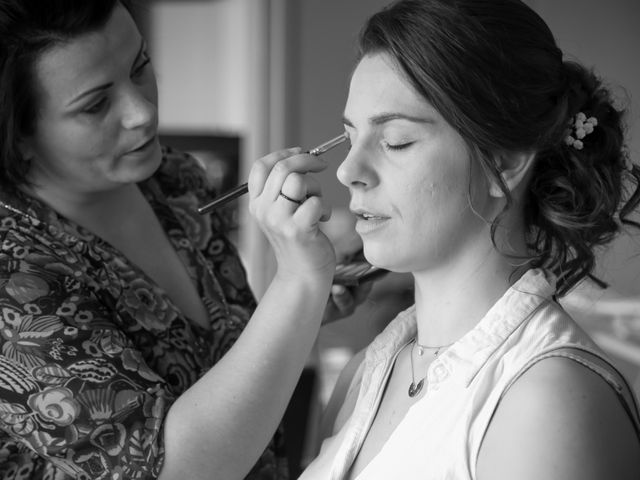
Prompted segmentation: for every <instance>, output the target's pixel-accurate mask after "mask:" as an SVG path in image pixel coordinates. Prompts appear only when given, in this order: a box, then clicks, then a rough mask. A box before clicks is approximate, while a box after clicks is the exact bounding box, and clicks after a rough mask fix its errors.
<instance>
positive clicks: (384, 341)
mask: <svg viewBox="0 0 640 480" xmlns="http://www.w3.org/2000/svg"><path fill="white" fill-rule="evenodd" d="M554 283H555V282H554V280H553V279H552V278H551V279H550V278H547V276H546V275H545V273H544V272H543V271H542V270H530V271H528V272H527V273H525V274H524V275H523V276H522V277H521V278H520V280H518V282H516V284H515V285H513V287H511V288H510V289H509V290H508V291H507V292H506V293H505V294H504V296H503V297H502V298H501V299H500V300H498V302H496V304H495V305H494V306H493V307H492V308H491V309H490V310H489V312H487V314H486V315H485V316H484V318H483V319H482V320H481V321H480V322H479V323H478V324H477V325H476V326H475V327H474V328H473V329H472V330H471V331H469V332H468V333H467V334H465V335H464V336H463V337H462V338H461V339H460V340H458V341H457V342H456V343H455V344H454V345H452V346H451V347H449V348H448V349H447V350H446V351H444V352H443V353H442V354H441V355H440V356H438V357H437V358H436V359H435V360H434V361H433V362H432V364H431V365H430V366H429V370H428V373H427V377H426V380H425V384H424V390H426V393H425V394H424V395H423V397H422V398H420V399H419V400H418V401H417V402H416V403H415V404H414V405H412V406H411V408H410V409H409V410H408V411H407V413H406V415H405V417H404V419H403V420H402V421H401V422H400V423H399V425H398V426H397V427H396V429H395V430H394V431H393V433H392V434H391V436H390V437H389V439H388V440H387V442H386V444H385V445H384V446H383V447H382V449H381V450H380V452H379V453H378V454H377V455H376V456H375V457H374V458H373V459H372V460H371V461H370V462H369V464H368V465H367V466H366V467H365V469H364V470H363V471H362V472H361V473H360V474H359V475H358V477H357V480H383V479H384V480H388V479H390V478H414V477H415V472H420V478H421V479H425V480H430V479H433V480H444V479H455V480H466V479H475V478H476V463H477V458H478V451H479V449H480V444H481V442H482V439H483V438H484V435H485V432H486V430H487V427H488V425H489V421H490V419H491V417H492V415H493V413H494V410H495V409H496V406H497V404H498V402H499V400H500V398H501V397H502V395H503V394H504V392H505V391H506V390H507V389H508V387H509V386H510V385H511V384H512V383H513V382H514V381H515V380H516V379H517V378H518V377H519V376H520V375H521V374H522V373H524V372H525V371H526V370H527V368H529V367H530V366H531V365H533V364H534V363H535V362H537V361H539V360H541V359H543V358H547V357H550V356H564V357H568V358H571V359H573V360H575V361H577V362H580V363H581V364H583V365H585V366H586V367H588V368H590V369H592V370H593V371H595V372H596V373H598V374H599V375H600V376H601V377H602V378H603V379H604V380H605V381H606V382H607V383H608V384H609V385H611V387H612V388H613V389H614V390H615V391H616V393H617V394H618V395H619V398H620V400H621V402H622V404H623V405H624V406H625V408H626V409H627V411H628V413H629V415H630V416H631V418H632V419H633V421H634V422H635V426H636V431H637V432H640V423H639V421H638V406H637V405H638V404H637V402H636V400H635V398H634V396H633V393H632V391H631V389H630V388H629V387H628V385H627V383H626V381H625V380H624V378H623V377H622V375H621V374H620V373H618V371H617V370H616V369H615V367H613V365H612V364H611V362H610V360H608V359H607V358H606V356H605V354H604V353H603V352H602V351H601V349H600V348H598V347H597V346H596V344H595V343H594V342H593V341H592V340H591V339H590V338H589V336H588V335H587V334H586V333H585V332H584V331H583V330H582V329H581V328H580V327H579V326H578V325H577V324H576V323H575V322H574V321H573V320H572V319H571V318H570V317H569V316H568V315H567V314H566V312H565V311H564V310H563V309H562V308H561V307H560V306H559V305H558V304H557V303H555V302H554V301H553V299H552V296H553V293H554V291H555V286H554ZM415 334H416V319H415V306H413V307H410V308H409V309H407V310H406V311H404V312H402V313H400V314H399V315H398V316H397V317H396V318H395V319H394V320H393V321H392V322H391V323H390V324H389V325H388V327H387V328H386V329H385V330H384V331H383V332H382V333H381V334H380V335H378V337H376V339H375V340H374V341H373V342H372V343H371V344H370V345H369V347H368V348H367V351H366V355H365V359H364V361H363V362H362V364H361V365H360V367H359V369H358V371H357V373H356V375H355V377H354V379H353V381H352V384H351V386H350V388H349V392H348V394H347V400H346V401H345V405H346V404H351V405H353V397H354V396H357V400H356V403H355V408H354V411H353V413H352V415H351V417H350V418H349V420H348V421H347V422H346V423H345V425H344V427H343V428H342V430H340V431H339V432H338V433H337V434H336V435H335V436H333V437H331V438H328V439H327V440H326V441H325V442H324V443H323V445H322V449H321V451H320V454H319V455H318V458H316V459H315V460H314V461H313V462H312V463H311V465H310V466H309V467H308V468H307V469H306V470H305V471H304V472H303V474H302V476H301V477H300V479H304V480H329V479H330V480H341V479H343V478H345V476H346V475H347V474H348V472H349V470H350V468H351V465H352V463H353V461H354V459H355V457H356V455H357V452H358V450H359V449H360V447H361V445H362V443H363V441H364V438H365V436H366V434H367V431H368V430H369V428H370V426H371V423H372V422H373V419H374V416H375V414H376V411H377V409H378V406H379V403H380V400H381V397H382V392H383V389H384V387H385V385H386V383H387V379H388V376H389V374H390V372H391V368H392V366H393V363H394V361H395V358H396V356H397V354H398V353H399V351H400V350H401V349H402V348H403V347H404V346H405V345H406V344H407V343H408V342H410V341H411V340H412V339H413V338H414V337H415Z"/></svg>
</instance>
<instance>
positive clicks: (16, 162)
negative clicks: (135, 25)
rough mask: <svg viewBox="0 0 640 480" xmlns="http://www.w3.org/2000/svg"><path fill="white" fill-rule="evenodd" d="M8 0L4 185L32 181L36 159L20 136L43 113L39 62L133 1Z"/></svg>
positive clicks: (1, 142) (1, 75)
mask: <svg viewBox="0 0 640 480" xmlns="http://www.w3.org/2000/svg"><path fill="white" fill-rule="evenodd" d="M45 3H46V5H45V4H43V2H42V1H41V0H2V2H1V3H0V166H1V168H0V187H1V188H5V189H15V188H17V187H18V186H20V185H24V184H26V183H27V174H28V172H29V168H30V161H29V159H28V158H24V157H23V155H22V153H21V150H20V141H21V140H22V139H23V138H25V137H26V136H29V135H31V134H33V133H34V131H35V123H36V119H37V115H38V95H37V85H36V83H35V82H36V80H35V79H36V75H35V65H36V62H37V61H38V59H39V58H40V55H42V54H43V53H44V52H46V51H47V50H48V49H51V48H53V47H55V46H57V45H61V44H64V43H65V42H68V41H70V40H72V39H74V38H76V37H78V36H80V35H83V34H86V33H89V32H92V31H95V30H98V29H100V28H101V27H103V26H104V25H105V24H106V23H107V21H108V20H109V18H110V16H111V14H112V12H113V10H114V8H115V7H116V5H118V4H121V5H123V6H124V7H125V8H126V9H127V10H129V11H130V12H131V11H132V9H133V5H132V0H90V1H87V0H48V1H47V2H45Z"/></svg>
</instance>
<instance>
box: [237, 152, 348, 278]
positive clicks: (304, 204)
mask: <svg viewBox="0 0 640 480" xmlns="http://www.w3.org/2000/svg"><path fill="white" fill-rule="evenodd" d="M326 166H327V164H326V162H325V161H324V160H323V159H322V158H321V157H318V156H312V155H309V154H306V153H302V152H301V149H300V148H293V149H287V150H280V151H277V152H273V153H271V154H269V155H266V156H265V157H263V158H261V159H260V160H258V161H256V162H255V164H254V165H253V168H252V169H251V172H250V174H249V181H248V184H249V196H250V201H249V210H250V212H251V213H252V215H253V216H254V217H255V218H256V220H257V222H258V223H259V225H260V227H261V229H262V231H263V232H264V233H265V235H266V236H267V238H268V240H269V242H270V243H271V246H272V248H273V250H274V253H275V256H276V259H277V262H278V268H277V272H276V275H277V276H280V277H281V278H297V279H299V278H321V279H322V281H323V282H324V281H326V282H328V281H329V279H330V278H331V277H332V276H333V272H334V271H335V263H336V256H335V252H334V249H333V246H332V245H331V242H330V241H329V239H328V238H327V236H326V235H325V234H324V233H323V232H322V231H321V230H320V228H319V224H320V222H323V221H326V220H328V219H329V217H330V214H331V210H330V209H329V207H328V206H327V205H326V204H325V203H324V202H323V199H322V193H321V191H320V185H319V183H318V182H317V180H316V179H314V178H313V177H312V176H311V175H309V174H310V173H314V172H319V171H322V170H324V169H325V168H326ZM327 286H328V283H327Z"/></svg>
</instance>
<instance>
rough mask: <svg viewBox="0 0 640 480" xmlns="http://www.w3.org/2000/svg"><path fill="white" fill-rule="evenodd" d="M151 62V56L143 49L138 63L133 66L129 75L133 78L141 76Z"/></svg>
mask: <svg viewBox="0 0 640 480" xmlns="http://www.w3.org/2000/svg"><path fill="white" fill-rule="evenodd" d="M150 63H151V57H150V56H149V54H148V53H147V52H146V51H143V52H142V54H141V55H140V63H139V64H138V65H136V66H135V68H134V69H133V72H132V73H131V76H132V77H133V78H137V77H141V76H142V75H143V74H144V73H145V70H146V67H147V66H148V65H149V64H150Z"/></svg>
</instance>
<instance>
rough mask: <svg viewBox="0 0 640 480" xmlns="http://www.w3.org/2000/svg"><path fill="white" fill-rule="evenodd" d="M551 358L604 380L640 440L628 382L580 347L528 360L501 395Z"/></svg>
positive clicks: (634, 401)
mask: <svg viewBox="0 0 640 480" xmlns="http://www.w3.org/2000/svg"><path fill="white" fill-rule="evenodd" d="M551 357H563V358H568V359H570V360H573V361H575V362H578V363H579V364H581V365H583V366H585V367H587V368H588V369H590V370H591V371H593V372H595V373H597V374H598V375H599V376H600V377H601V378H602V379H604V380H605V381H606V382H607V383H608V384H609V385H610V386H611V387H612V388H613V389H614V391H615V392H616V394H617V395H618V399H619V400H620V403H621V404H622V406H623V408H624V409H625V411H626V412H627V415H629V418H631V421H632V423H633V426H634V428H635V431H636V435H637V436H638V438H639V439H640V409H639V407H638V399H637V398H636V395H635V393H634V391H633V389H632V388H631V386H630V385H629V383H628V381H627V380H626V378H625V377H624V376H623V375H622V374H621V373H620V371H619V370H618V369H617V367H616V366H615V365H614V364H613V363H612V362H611V360H609V359H607V358H606V357H604V356H602V355H600V354H598V353H596V352H593V351H591V350H587V349H585V348H584V347H581V346H577V345H576V346H572V347H561V348H556V349H553V350H550V351H547V352H545V353H543V354H541V355H539V356H537V357H535V358H534V359H532V360H530V361H529V362H528V363H527V364H525V365H524V367H523V368H522V369H521V370H520V371H519V372H518V374H517V375H516V376H515V377H514V378H512V379H511V381H510V382H509V384H508V385H507V386H506V388H505V389H504V392H503V394H502V395H504V394H505V393H506V392H507V391H508V390H509V388H510V387H511V385H513V383H514V382H515V381H516V380H518V378H520V376H522V374H524V373H525V372H526V371H527V370H528V369H529V368H531V367H532V366H533V365H534V364H536V363H538V362H539V361H541V360H544V359H545V358H551Z"/></svg>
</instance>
